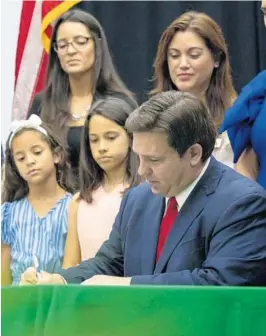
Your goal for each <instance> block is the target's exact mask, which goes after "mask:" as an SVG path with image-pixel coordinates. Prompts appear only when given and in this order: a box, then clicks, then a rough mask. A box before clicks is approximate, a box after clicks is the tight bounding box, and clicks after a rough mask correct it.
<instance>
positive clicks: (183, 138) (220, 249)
mask: <svg viewBox="0 0 266 336" xmlns="http://www.w3.org/2000/svg"><path fill="white" fill-rule="evenodd" d="M126 126H127V128H128V130H129V131H131V132H132V133H133V149H134V151H135V152H136V153H137V154H138V156H139V159H140V166H139V173H140V174H141V175H142V176H143V177H144V178H145V179H146V182H145V183H143V184H141V185H139V186H138V187H135V188H133V189H132V190H129V191H128V192H127V194H126V195H125V196H124V198H123V200H122V203H121V207H120V211H119V213H118V215H117V218H116V220H115V223H114V226H113V229H112V232H111V234H110V237H109V239H108V240H107V241H106V242H105V243H104V244H103V245H102V247H101V248H100V250H99V251H98V253H97V254H96V256H95V258H93V259H89V260H86V261H83V262H82V263H81V264H80V265H79V266H77V267H72V268H69V269H67V270H62V271H60V274H52V275H50V274H48V273H45V272H43V273H42V275H41V279H40V280H39V281H38V283H47V282H48V283H66V282H67V283H82V282H84V284H86V285H94V284H95V285H101V284H103V285H106V284H107V285H108V284H109V285H129V284H132V285H135V284H153V285H254V286H255V285H258V286H261V285H266V193H265V191H264V190H263V189H262V188H261V187H260V186H259V185H258V184H257V183H255V182H253V181H251V180H249V179H247V178H245V177H243V176H241V175H240V174H238V173H237V172H235V171H234V170H232V169H231V168H229V167H227V166H225V165H223V164H222V163H219V162H218V161H216V160H215V159H214V158H213V157H211V153H212V151H213V148H214V143H215V137H216V131H215V128H214V125H213V123H212V121H211V118H210V116H209V114H208V111H207V109H206V107H205V105H204V104H203V103H201V102H200V101H199V100H198V99H197V98H196V97H194V96H192V95H190V94H188V93H181V92H175V91H171V92H165V93H162V94H158V95H156V96H154V97H153V98H151V99H150V100H149V101H148V102H146V103H144V104H143V105H142V106H141V107H139V108H138V109H137V110H135V111H134V112H133V113H132V114H131V115H130V117H129V119H128V120H127V125H126ZM103 211H104V209H103ZM95 225H97V223H95ZM36 282H37V278H36V272H35V270H34V269H33V268H31V269H28V270H27V271H26V273H25V274H24V275H23V276H22V283H36Z"/></svg>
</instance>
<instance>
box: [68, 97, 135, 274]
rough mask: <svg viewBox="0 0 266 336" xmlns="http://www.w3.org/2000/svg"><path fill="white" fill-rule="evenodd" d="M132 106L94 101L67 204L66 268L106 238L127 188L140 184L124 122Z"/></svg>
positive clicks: (92, 252)
mask: <svg viewBox="0 0 266 336" xmlns="http://www.w3.org/2000/svg"><path fill="white" fill-rule="evenodd" d="M132 111H133V108H132V107H131V106H130V105H129V104H128V103H127V102H126V101H124V100H122V99H119V98H114V97H113V98H112V97H110V98H107V99H105V100H101V101H98V102H96V103H95V105H94V106H93V107H92V108H91V110H90V111H89V113H88V116H87V118H86V121H85V125H84V132H83V135H82V139H81V157H80V192H79V193H78V194H76V195H75V196H74V197H73V200H72V201H71V204H70V207H69V218H68V226H69V227H68V235H67V240H66V248H65V257H64V262H63V268H68V267H71V266H75V265H77V264H79V263H80V262H81V261H82V260H86V259H89V258H92V257H94V256H95V254H96V252H97V251H98V249H99V248H100V247H101V245H102V243H103V242H104V241H105V240H106V239H108V237H109V234H110V232H111V229H112V225H113V223H114V220H115V217H116V215H117V213H118V210H119V207H120V203H121V199H122V196H123V194H124V192H125V191H126V190H127V189H129V188H131V187H133V186H135V185H137V184H139V182H140V178H139V175H138V173H137V170H138V158H137V156H136V155H135V153H134V152H133V151H132V149H131V136H130V135H129V134H128V133H127V131H126V129H125V127H124V126H125V122H126V119H127V117H128V116H129V114H130V113H131V112H132Z"/></svg>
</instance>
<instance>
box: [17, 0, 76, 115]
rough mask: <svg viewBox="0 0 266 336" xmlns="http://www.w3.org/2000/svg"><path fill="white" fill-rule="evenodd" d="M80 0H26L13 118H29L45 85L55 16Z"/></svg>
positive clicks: (19, 46)
mask: <svg viewBox="0 0 266 336" xmlns="http://www.w3.org/2000/svg"><path fill="white" fill-rule="evenodd" d="M80 1H81V0H77V1H40V0H37V1H34V0H33V1H32V0H31V1H25V0H23V3H22V10H21V16H20V27H19V35H18V42H17V51H16V66H15V89H14V98H13V107H12V119H25V118H26V115H27V112H28V109H29V107H30V104H31V101H32V99H33V97H34V96H35V94H36V93H37V92H39V91H40V90H41V89H42V86H43V83H44V76H45V70H46V65H47V61H48V52H49V48H50V38H51V32H52V24H53V22H54V20H55V19H57V18H58V17H59V16H60V15H61V14H63V13H64V12H66V11H67V10H69V9H70V8H71V7H73V6H74V5H76V4H77V3H78V2H80Z"/></svg>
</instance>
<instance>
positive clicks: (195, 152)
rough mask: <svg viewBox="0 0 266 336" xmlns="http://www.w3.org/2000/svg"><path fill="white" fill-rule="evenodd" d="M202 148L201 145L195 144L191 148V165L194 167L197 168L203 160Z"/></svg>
mask: <svg viewBox="0 0 266 336" xmlns="http://www.w3.org/2000/svg"><path fill="white" fill-rule="evenodd" d="M202 154H203V151H202V147H201V145H200V144H194V145H192V146H191V147H190V148H189V155H190V164H191V166H192V167H195V166H197V165H198V164H199V163H200V162H201V160H202Z"/></svg>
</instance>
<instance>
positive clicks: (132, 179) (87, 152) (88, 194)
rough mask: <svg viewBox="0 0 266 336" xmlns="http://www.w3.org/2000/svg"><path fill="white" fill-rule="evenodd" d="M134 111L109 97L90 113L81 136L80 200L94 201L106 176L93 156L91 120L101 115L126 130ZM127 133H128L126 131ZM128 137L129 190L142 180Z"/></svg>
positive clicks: (126, 180)
mask: <svg viewBox="0 0 266 336" xmlns="http://www.w3.org/2000/svg"><path fill="white" fill-rule="evenodd" d="M133 110H134V109H133V107H132V106H130V105H129V104H128V102H126V101H125V100H123V99H119V98H116V97H109V98H106V99H104V100H99V101H97V102H96V103H95V104H94V105H93V106H92V107H91V109H90V111H89V114H88V116H87V118H86V121H85V125H84V128H83V134H82V136H81V149H80V168H79V169H80V170H79V176H80V198H81V199H84V200H85V201H87V202H88V203H91V202H92V201H93V192H94V191H95V190H96V189H98V188H99V187H100V185H102V183H103V179H104V174H105V172H104V170H103V169H102V168H101V167H100V166H99V165H98V164H97V162H96V161H95V160H94V158H93V156H92V152H91V148H90V139H89V132H88V129H89V123H90V120H91V118H92V117H93V116H95V115H100V116H102V117H104V118H107V119H109V120H111V121H113V122H115V123H116V124H118V125H119V126H121V127H123V128H125V123H126V120H127V118H128V116H129V115H130V114H131V112H132V111H133ZM125 131H126V132H127V130H126V129H125ZM127 133H128V132H127ZM128 136H129V138H130V146H129V149H128V155H127V162H126V176H125V181H124V182H126V183H127V184H128V185H129V187H128V188H127V189H129V188H131V187H134V186H136V185H138V184H139V183H140V180H141V179H140V176H139V175H138V166H139V160H138V156H137V155H136V154H135V153H134V152H133V150H132V148H131V142H132V136H131V134H129V133H128ZM125 191H126V190H125Z"/></svg>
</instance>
